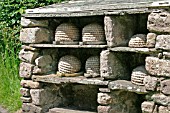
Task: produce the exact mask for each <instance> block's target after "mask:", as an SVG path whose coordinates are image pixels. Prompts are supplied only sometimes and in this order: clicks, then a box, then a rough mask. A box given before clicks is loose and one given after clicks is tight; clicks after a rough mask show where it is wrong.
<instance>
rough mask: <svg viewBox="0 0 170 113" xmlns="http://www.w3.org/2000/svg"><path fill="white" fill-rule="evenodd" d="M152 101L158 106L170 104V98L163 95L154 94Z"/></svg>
mask: <svg viewBox="0 0 170 113" xmlns="http://www.w3.org/2000/svg"><path fill="white" fill-rule="evenodd" d="M151 99H153V101H154V102H155V103H157V104H160V105H164V106H167V105H168V104H169V103H170V97H169V96H166V95H163V94H153V95H152V96H151Z"/></svg>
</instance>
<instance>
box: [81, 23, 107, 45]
mask: <svg viewBox="0 0 170 113" xmlns="http://www.w3.org/2000/svg"><path fill="white" fill-rule="evenodd" d="M82 40H83V42H85V43H86V44H88V42H89V43H90V42H100V43H105V36H104V29H103V27H102V26H101V25H99V24H97V23H92V24H88V25H86V26H85V27H84V28H83V30H82ZM100 43H96V44H100ZM94 44H95V43H94Z"/></svg>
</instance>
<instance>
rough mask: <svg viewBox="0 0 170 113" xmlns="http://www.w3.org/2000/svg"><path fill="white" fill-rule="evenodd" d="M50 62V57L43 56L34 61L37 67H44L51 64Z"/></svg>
mask: <svg viewBox="0 0 170 113" xmlns="http://www.w3.org/2000/svg"><path fill="white" fill-rule="evenodd" d="M52 61H53V59H52V57H51V56H50V55H44V56H40V57H38V58H37V59H35V64H36V65H37V66H38V67H44V66H46V65H49V64H51V63H52Z"/></svg>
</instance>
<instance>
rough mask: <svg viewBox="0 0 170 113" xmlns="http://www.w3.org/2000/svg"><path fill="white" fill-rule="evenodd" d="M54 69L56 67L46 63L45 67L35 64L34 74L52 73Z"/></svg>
mask: <svg viewBox="0 0 170 113" xmlns="http://www.w3.org/2000/svg"><path fill="white" fill-rule="evenodd" d="M53 71H54V67H53V66H51V65H46V66H44V67H38V66H34V69H33V74H51V73H53Z"/></svg>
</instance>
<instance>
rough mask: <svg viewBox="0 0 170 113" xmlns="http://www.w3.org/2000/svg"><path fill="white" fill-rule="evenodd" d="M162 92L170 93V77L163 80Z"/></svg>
mask: <svg viewBox="0 0 170 113" xmlns="http://www.w3.org/2000/svg"><path fill="white" fill-rule="evenodd" d="M161 92H162V93H164V94H166V95H170V79H168V80H163V81H161Z"/></svg>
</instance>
